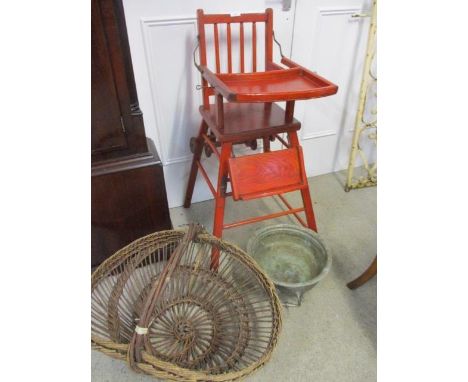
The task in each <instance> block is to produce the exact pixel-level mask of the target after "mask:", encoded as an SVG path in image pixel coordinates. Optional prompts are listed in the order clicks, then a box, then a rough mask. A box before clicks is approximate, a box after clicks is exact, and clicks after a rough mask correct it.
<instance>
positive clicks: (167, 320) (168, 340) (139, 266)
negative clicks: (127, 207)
mask: <svg viewBox="0 0 468 382" xmlns="http://www.w3.org/2000/svg"><path fill="white" fill-rule="evenodd" d="M91 301H92V307H91V317H92V319H91V333H92V335H91V340H92V347H93V348H94V349H97V350H99V351H101V352H103V353H105V354H108V355H110V356H112V357H115V358H118V359H126V360H127V361H128V362H129V364H130V366H131V367H132V368H133V369H134V370H136V371H142V372H145V373H147V374H150V375H152V376H154V377H157V378H160V379H167V380H173V381H191V382H193V381H219V382H221V381H233V380H236V379H239V378H242V377H245V376H246V375H248V374H250V373H252V372H253V371H255V370H256V369H258V368H260V367H261V366H263V365H264V364H265V362H267V361H268V359H269V358H270V356H271V353H272V351H273V349H274V347H275V346H276V342H277V338H278V334H279V332H280V329H281V305H280V302H279V299H278V296H277V294H276V292H275V288H274V286H273V284H272V283H271V281H270V280H269V279H268V278H267V276H266V275H265V274H264V273H263V272H262V271H261V270H260V269H259V268H258V266H257V265H256V264H255V263H254V262H253V261H252V260H251V259H250V258H249V257H248V256H247V255H246V254H245V252H243V251H242V250H240V249H239V248H237V247H235V246H233V245H231V244H229V243H226V242H224V241H222V240H219V239H217V238H216V237H214V236H212V235H210V234H208V233H207V232H205V231H203V230H202V229H201V227H200V226H198V225H191V226H190V227H189V229H188V231H187V232H184V231H179V230H172V231H162V232H157V233H154V234H151V235H148V236H145V237H143V238H141V239H138V240H136V241H134V242H133V243H131V244H129V245H128V246H126V247H125V248H123V249H121V250H120V251H118V252H116V253H115V254H114V255H113V256H112V257H110V258H109V259H108V260H106V261H105V262H104V263H102V264H101V266H100V267H99V268H98V269H96V271H95V272H94V273H93V275H92V280H91Z"/></svg>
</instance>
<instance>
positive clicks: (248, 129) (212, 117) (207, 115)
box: [200, 103, 301, 142]
mask: <svg viewBox="0 0 468 382" xmlns="http://www.w3.org/2000/svg"><path fill="white" fill-rule="evenodd" d="M200 113H201V115H202V116H203V119H204V120H205V122H206V123H207V124H208V126H209V127H210V129H211V130H212V131H213V133H214V134H215V135H216V139H217V140H218V141H220V142H230V141H241V140H249V139H256V138H260V137H262V136H268V135H274V134H281V133H285V132H288V131H297V130H299V129H300V128H301V123H300V122H299V121H298V120H297V119H295V118H294V119H293V121H292V122H290V123H286V122H285V111H284V109H282V108H281V107H280V106H278V105H277V104H275V103H270V104H268V103H225V104H224V128H223V129H219V128H218V126H217V123H216V105H209V108H207V109H205V108H203V106H201V107H200Z"/></svg>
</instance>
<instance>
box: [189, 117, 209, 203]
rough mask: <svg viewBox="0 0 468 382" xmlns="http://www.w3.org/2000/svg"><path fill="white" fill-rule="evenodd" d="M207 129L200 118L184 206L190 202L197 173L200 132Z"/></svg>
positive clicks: (201, 146) (203, 132)
mask: <svg viewBox="0 0 468 382" xmlns="http://www.w3.org/2000/svg"><path fill="white" fill-rule="evenodd" d="M207 131H208V125H207V124H206V122H205V121H204V120H202V122H201V125H200V131H199V132H198V136H197V139H196V144H195V148H194V153H193V159H192V167H191V169H190V176H189V181H188V184H187V191H186V192H185V201H184V207H185V208H189V207H190V204H191V203H192V195H193V189H194V187H195V181H196V180H197V174H198V165H197V162H198V161H199V160H200V158H201V155H202V151H203V137H202V134H206V132H207Z"/></svg>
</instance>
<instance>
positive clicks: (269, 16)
mask: <svg viewBox="0 0 468 382" xmlns="http://www.w3.org/2000/svg"><path fill="white" fill-rule="evenodd" d="M197 23H198V39H199V54H200V65H201V66H207V67H209V65H208V62H213V61H214V63H215V65H214V67H213V68H210V69H211V70H212V71H213V72H215V73H221V70H222V67H224V68H226V70H227V73H236V72H235V71H233V68H234V65H233V62H234V60H236V59H238V60H239V61H238V62H239V66H238V67H239V71H238V73H245V72H246V71H247V68H248V67H249V66H250V65H247V62H246V57H245V56H246V46H249V45H250V47H251V57H252V62H251V64H252V65H251V68H252V72H257V68H258V66H259V65H258V63H259V62H260V61H259V60H262V57H258V49H257V38H264V39H265V49H264V52H265V57H264V58H263V60H264V62H265V70H268V68H270V66H271V65H272V61H273V10H272V9H271V8H268V9H266V10H265V13H242V14H240V15H238V16H231V15H230V14H205V13H204V12H203V10H202V9H198V10H197ZM260 23H264V24H265V25H264V31H265V33H264V36H263V37H262V36H258V37H257V34H258V33H257V29H258V28H257V24H260ZM233 24H234V25H233ZM224 25H225V26H224ZM208 28H212V33H213V45H214V49H213V51H214V57H207V51H208V49H207V34H208V33H209V32H211V31H210V30H208ZM221 28H225V30H226V33H225V35H226V38H225V42H226V48H225V49H226V59H227V63H226V65H223V66H222V64H225V63H222V62H221V46H222V42H223V41H221V36H220V34H221V33H220V29H221ZM247 28H251V34H250V35H251V38H250V39H249V40H250V41H247V37H246V34H247V33H246V30H247ZM237 37H238V41H239V54H238V57H233V55H234V54H233V39H237ZM212 58H214V59H212ZM208 59H210V60H208ZM202 86H203V87H202V89H203V103H204V105H205V107H206V106H207V105H208V103H209V101H208V97H209V96H210V95H213V94H214V93H213V90H212V88H209V87H208V83H207V81H206V80H205V79H204V78H203V77H202Z"/></svg>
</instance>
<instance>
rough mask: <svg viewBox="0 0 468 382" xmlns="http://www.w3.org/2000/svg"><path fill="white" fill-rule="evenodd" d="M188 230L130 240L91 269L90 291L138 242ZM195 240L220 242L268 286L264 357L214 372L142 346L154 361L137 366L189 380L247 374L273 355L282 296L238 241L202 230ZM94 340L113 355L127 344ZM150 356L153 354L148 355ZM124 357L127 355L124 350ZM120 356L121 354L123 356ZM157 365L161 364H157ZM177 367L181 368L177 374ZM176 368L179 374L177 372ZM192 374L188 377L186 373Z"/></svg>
mask: <svg viewBox="0 0 468 382" xmlns="http://www.w3.org/2000/svg"><path fill="white" fill-rule="evenodd" d="M185 233H186V229H185V227H182V228H180V227H179V228H176V229H172V230H164V231H158V232H154V233H151V234H148V235H145V236H143V237H140V238H138V239H136V240H134V241H133V242H131V243H129V244H128V245H126V246H125V247H123V248H121V249H119V250H118V251H116V252H115V253H114V254H113V255H112V256H110V257H109V258H107V259H106V260H105V261H104V262H102V263H101V264H100V265H99V266H98V267H97V268H96V269H95V270H94V272H93V273H92V278H91V279H92V280H91V286H92V287H91V292H92V291H93V290H94V289H95V288H96V287H97V286H98V285H99V280H101V279H102V278H104V277H106V276H107V275H108V274H109V271H110V270H112V269H115V267H116V266H119V264H121V262H122V261H123V260H124V259H125V258H126V256H128V255H129V253H131V251H133V250H134V249H136V248H138V246H139V245H142V244H144V243H145V242H147V241H148V239H151V240H157V238H158V237H159V236H160V237H163V236H166V237H168V238H169V239H171V236H172V238H173V239H174V240H178V239H179V238H182V237H183V236H184V234H185ZM196 241H197V242H198V241H201V242H202V243H208V244H212V245H213V244H214V245H217V246H219V248H220V249H221V250H224V251H226V252H227V253H229V254H230V255H232V256H234V257H236V258H237V259H238V260H239V261H240V262H242V263H243V264H244V265H245V266H247V267H249V268H250V269H251V270H252V273H253V274H254V275H255V278H256V279H257V282H258V283H260V284H261V285H262V288H263V289H264V290H265V293H267V295H268V296H269V299H270V306H271V311H272V332H271V333H272V335H271V339H270V342H269V346H268V347H267V348H266V349H265V352H264V354H263V356H262V357H260V358H259V359H258V360H257V361H255V362H253V363H251V364H250V365H248V366H246V367H244V368H242V369H240V370H232V371H226V372H224V373H222V374H213V373H210V372H207V371H204V370H203V369H200V370H197V369H190V368H184V367H181V366H178V365H177V364H175V363H172V362H167V361H163V360H161V359H159V358H158V357H156V356H154V355H150V354H148V353H146V352H145V350H144V349H143V350H142V354H144V353H146V355H147V357H146V358H147V359H149V360H151V361H152V362H151V363H148V362H146V363H144V364H141V363H138V364H137V366H138V368H139V369H141V370H142V371H144V372H145V373H146V374H150V375H153V376H158V377H160V374H161V372H168V373H170V375H171V377H172V378H170V379H173V380H181V381H182V380H187V381H198V380H210V381H218V382H222V381H232V380H235V379H239V378H242V377H245V376H247V375H249V374H251V373H252V372H254V371H255V370H257V369H259V368H260V367H262V366H264V364H265V363H266V362H267V361H268V360H269V359H270V358H271V355H272V354H273V351H274V350H275V348H276V345H277V342H278V339H279V335H280V333H281V330H282V314H283V309H282V305H281V302H280V299H279V296H278V294H277V291H276V288H275V285H274V283H273V281H272V280H271V278H270V277H269V276H268V275H267V274H266V272H265V271H263V269H261V268H260V267H259V266H258V264H257V263H256V262H255V261H254V260H253V259H252V257H251V256H249V255H248V254H247V253H246V252H245V251H244V250H242V249H241V248H239V247H238V246H237V245H235V244H233V243H230V242H227V241H224V240H222V239H219V238H217V237H215V236H213V235H212V234H210V233H208V232H206V231H203V232H202V233H200V234H199V235H198V236H197V238H196ZM91 343H92V345H94V348H95V349H96V350H100V351H102V352H103V353H105V354H108V355H111V356H112V353H115V352H120V354H122V353H121V352H124V351H125V350H124V348H126V345H127V344H123V343H119V342H115V341H113V340H111V339H109V340H108V339H105V338H102V337H101V336H96V335H93V334H92V336H91ZM148 356H149V357H150V358H148ZM122 357H124V355H123V354H122ZM122 357H120V356H119V357H118V358H122ZM127 359H128V350H127ZM157 365H158V366H157ZM149 367H153V368H156V369H157V371H156V370H155V371H154V372H151V370H149ZM161 367H164V368H167V370H162V369H161ZM176 371H178V372H180V374H178V373H177V372H176ZM174 372H175V374H176V376H174ZM188 375H190V378H189V379H185V378H187V376H188Z"/></svg>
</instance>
